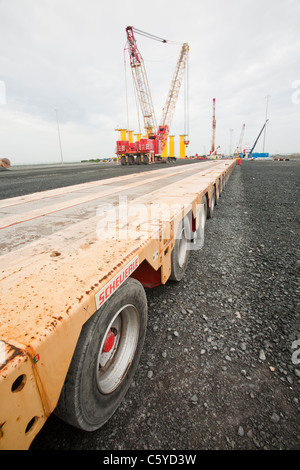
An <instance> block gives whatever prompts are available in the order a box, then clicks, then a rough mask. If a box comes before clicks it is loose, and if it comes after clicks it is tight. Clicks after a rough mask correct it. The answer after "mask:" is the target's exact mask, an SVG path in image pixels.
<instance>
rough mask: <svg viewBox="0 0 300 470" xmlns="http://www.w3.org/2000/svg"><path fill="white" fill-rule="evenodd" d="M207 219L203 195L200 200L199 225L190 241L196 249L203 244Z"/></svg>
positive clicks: (205, 202) (205, 201)
mask: <svg viewBox="0 0 300 470" xmlns="http://www.w3.org/2000/svg"><path fill="white" fill-rule="evenodd" d="M206 219H207V200H206V196H203V198H202V201H201V208H200V212H199V227H198V228H197V230H196V232H193V234H192V241H193V243H194V245H195V247H196V248H197V249H201V248H202V247H203V245H204V228H205V223H206Z"/></svg>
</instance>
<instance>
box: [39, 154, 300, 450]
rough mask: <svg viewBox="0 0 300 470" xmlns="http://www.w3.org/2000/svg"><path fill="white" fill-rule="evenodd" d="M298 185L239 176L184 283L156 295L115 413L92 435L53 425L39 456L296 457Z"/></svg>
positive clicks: (266, 170) (259, 175)
mask: <svg viewBox="0 0 300 470" xmlns="http://www.w3.org/2000/svg"><path fill="white" fill-rule="evenodd" d="M299 176H300V164H299V163H296V162H267V161H266V162H259V161H257V162H252V161H243V162H242V165H241V166H236V167H235V169H234V171H233V174H232V176H231V178H230V179H229V181H228V183H227V186H226V188H225V191H224V193H223V194H222V197H221V198H220V201H219V204H218V205H217V207H216V209H215V212H214V216H213V218H212V219H210V220H208V221H207V224H206V232H205V237H206V238H205V245H204V248H203V249H202V250H201V251H198V252H191V253H190V261H189V267H188V271H187V273H186V275H185V278H184V279H183V281H181V282H180V283H178V284H176V283H172V282H168V283H167V285H165V286H161V287H158V288H156V289H154V290H147V297H148V305H149V319H148V329H147V336H146V341H145V346H144V350H143V354H142V358H141V362H140V365H139V368H138V370H137V373H136V375H135V380H134V383H133V384H132V386H131V388H130V389H129V391H128V393H127V395H126V397H125V399H124V401H123V402H122V404H121V406H120V408H119V409H118V411H117V412H116V413H115V414H114V416H113V417H112V418H111V419H110V421H109V422H108V423H106V425H105V426H104V427H102V428H101V429H100V430H98V431H96V432H93V433H85V432H81V431H79V430H77V429H74V428H72V427H70V426H69V425H67V424H65V423H63V422H62V421H60V420H59V419H58V418H56V417H55V416H51V417H50V418H49V420H48V421H47V423H46V425H45V426H44V428H43V429H42V431H41V432H40V434H39V435H38V436H37V438H36V439H35V441H34V443H33V444H32V446H31V449H33V450H36V449H102V450H137V449H140V450H144V449H145V450H157V449H160V450H168V449H177V450H183V449H185V450H196V449H200V450H201V449H224V450H226V449H270V450H275V449H287V450H292V449H294V450H295V449H299V447H300V446H299V437H300V429H299V407H300V402H299V400H300V397H299V383H300V325H299V305H297V303H298V302H299V264H298V263H299V261H297V255H298V257H299V251H297V250H299V219H298V217H299V205H298V204H299V180H300V178H299ZM297 340H298V342H297Z"/></svg>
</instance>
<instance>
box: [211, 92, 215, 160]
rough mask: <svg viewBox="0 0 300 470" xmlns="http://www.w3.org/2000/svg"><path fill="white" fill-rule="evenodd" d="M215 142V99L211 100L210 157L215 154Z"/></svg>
mask: <svg viewBox="0 0 300 470" xmlns="http://www.w3.org/2000/svg"><path fill="white" fill-rule="evenodd" d="M215 140H216V99H215V98H214V99H213V117H212V141H211V151H210V153H211V155H213V154H214V152H215V145H216V143H215Z"/></svg>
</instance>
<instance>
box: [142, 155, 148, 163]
mask: <svg viewBox="0 0 300 470" xmlns="http://www.w3.org/2000/svg"><path fill="white" fill-rule="evenodd" d="M143 163H144V165H148V164H149V158H148V155H144V157H143Z"/></svg>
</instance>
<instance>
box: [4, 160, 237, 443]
mask: <svg viewBox="0 0 300 470" xmlns="http://www.w3.org/2000/svg"><path fill="white" fill-rule="evenodd" d="M234 164H235V161H233V160H222V161H208V162H201V163H195V164H192V165H186V166H184V167H182V166H180V167H173V168H172V167H171V166H168V167H167V168H164V169H159V170H154V171H151V172H143V173H138V174H133V175H126V176H122V177H116V178H111V179H108V180H102V181H96V182H91V183H84V184H80V185H74V186H69V187H65V188H60V189H55V190H50V191H44V192H40V193H34V194H30V195H27V196H21V197H16V198H11V199H7V200H1V201H0V214H1V221H0V253H1V256H0V286H1V300H0V304H1V313H0V322H1V325H0V340H1V341H0V374H1V375H0V394H1V413H0V448H16V449H23V448H24V449H26V448H28V447H29V446H30V444H31V442H32V440H33V439H34V437H35V435H36V434H37V433H38V431H39V430H40V429H41V427H42V426H43V424H44V422H45V421H46V419H47V418H48V416H49V415H50V414H51V413H52V412H53V410H54V409H55V407H56V404H57V400H58V398H59V395H60V391H61V388H62V385H63V383H64V379H65V377H66V374H67V371H68V368H69V365H70V362H71V359H72V356H73V352H74V349H75V347H76V343H77V340H78V338H79V336H80V332H81V328H82V325H83V324H84V323H85V322H86V321H87V320H88V319H89V318H90V317H91V316H92V315H93V314H94V313H95V311H96V310H97V309H98V308H99V307H101V305H102V304H103V303H104V302H105V301H106V299H107V298H108V297H109V296H110V295H112V293H113V292H114V291H115V290H116V289H117V288H118V285H119V284H120V283H122V282H123V280H125V279H126V278H127V277H129V276H132V277H135V278H136V279H138V280H140V282H142V284H143V285H144V286H146V287H149V286H151V282H152V280H153V285H155V283H157V282H158V277H159V282H160V283H162V284H164V283H165V282H167V280H168V278H169V275H170V257H171V253H172V249H173V247H174V236H175V235H174V234H175V233H176V227H177V225H178V223H179V221H180V220H181V219H182V217H183V216H184V215H185V214H186V213H188V212H190V211H192V213H193V217H194V220H195V224H196V225H195V228H196V227H197V224H198V219H197V210H198V207H199V204H200V202H201V198H202V196H203V195H205V194H206V196H207V199H208V204H210V198H211V195H212V189H213V186H214V185H216V184H220V190H221V189H222V187H223V186H224V182H225V180H226V179H227V177H228V176H229V174H230V172H231V171H232V169H233V167H234ZM120 207H121V209H120ZM123 209H124V213H122V211H123ZM125 212H126V214H125ZM150 214H151V217H150ZM149 273H150V274H149Z"/></svg>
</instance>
